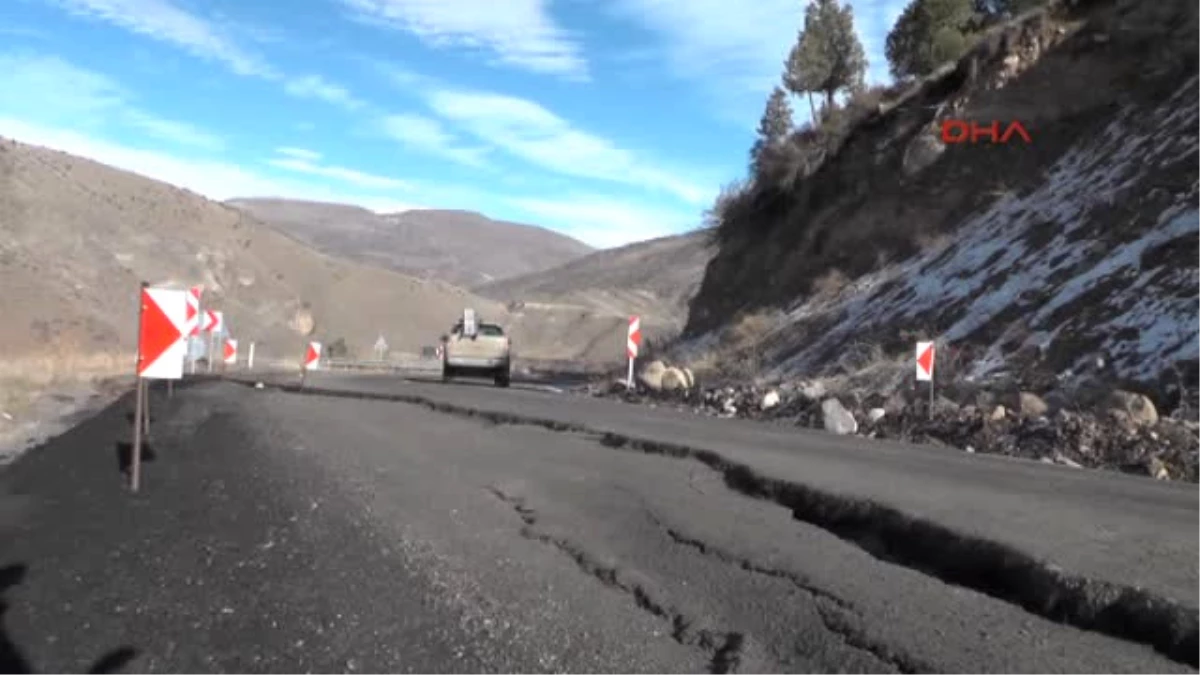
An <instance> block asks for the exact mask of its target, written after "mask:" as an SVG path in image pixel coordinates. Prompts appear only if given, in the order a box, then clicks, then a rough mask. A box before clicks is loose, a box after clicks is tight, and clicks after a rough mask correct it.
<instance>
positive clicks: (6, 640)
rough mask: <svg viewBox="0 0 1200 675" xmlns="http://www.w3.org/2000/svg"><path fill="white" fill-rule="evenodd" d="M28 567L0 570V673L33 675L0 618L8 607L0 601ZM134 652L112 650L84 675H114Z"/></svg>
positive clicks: (30, 667)
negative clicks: (103, 674) (97, 674)
mask: <svg viewBox="0 0 1200 675" xmlns="http://www.w3.org/2000/svg"><path fill="white" fill-rule="evenodd" d="M27 570H28V567H27V566H26V565H23V564H16V565H7V566H5V567H2V568H0V673H35V672H37V671H36V670H34V668H33V664H32V663H30V662H29V660H28V659H26V658H25V655H24V654H22V653H21V649H20V648H19V647H17V645H16V644H15V643H14V642H13V641H12V638H10V637H9V636H8V629H7V628H6V627H5V623H4V616H5V614H7V613H8V609H9V604H8V601H7V600H5V599H4V595H5V593H6V592H7V591H8V589H10V588H12V587H13V586H16V585H17V584H19V583H21V581H22V580H23V579H24V578H25V572H26V571H27ZM137 654H138V652H137V650H136V649H134V648H133V647H129V646H124V647H118V648H117V649H114V650H112V651H110V652H108V653H107V654H105V655H104V656H101V657H100V658H99V659H97V660H96V661H95V662H94V663H92V665H91V666H90V667H88V669H87V671H86V672H88V673H115V672H118V671H119V670H120V669H121V668H124V667H125V666H126V665H128V664H129V662H130V661H132V660H133V659H134V658H135V657H136V656H137Z"/></svg>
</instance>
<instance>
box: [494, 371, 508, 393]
mask: <svg viewBox="0 0 1200 675" xmlns="http://www.w3.org/2000/svg"><path fill="white" fill-rule="evenodd" d="M508 384H509V372H508V370H507V369H505V370H501V371H499V372H497V373H496V386H497V387H501V388H504V387H507V386H508Z"/></svg>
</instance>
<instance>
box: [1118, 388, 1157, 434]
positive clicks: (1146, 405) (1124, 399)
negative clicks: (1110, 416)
mask: <svg viewBox="0 0 1200 675" xmlns="http://www.w3.org/2000/svg"><path fill="white" fill-rule="evenodd" d="M1107 406H1108V410H1109V411H1110V412H1113V411H1116V412H1122V413H1125V414H1126V415H1128V416H1129V419H1130V421H1132V422H1133V424H1134V425H1135V426H1150V425H1153V424H1158V409H1157V408H1155V407H1154V402H1153V401H1151V400H1150V399H1149V398H1147V397H1146V396H1144V395H1143V394H1135V393H1133V392H1131V391H1122V390H1120V389H1117V390H1114V391H1113V392H1111V393H1110V394H1109V395H1108V400H1107Z"/></svg>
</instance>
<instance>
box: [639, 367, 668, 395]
mask: <svg viewBox="0 0 1200 675" xmlns="http://www.w3.org/2000/svg"><path fill="white" fill-rule="evenodd" d="M666 371H667V366H666V364H664V363H663V362H662V361H651V362H650V363H647V364H646V366H645V367H644V368H642V372H640V373H638V381H639V382H641V383H642V385H644V386H645V387H646V388H647V389H649V390H650V391H662V380H663V373H665V372H666Z"/></svg>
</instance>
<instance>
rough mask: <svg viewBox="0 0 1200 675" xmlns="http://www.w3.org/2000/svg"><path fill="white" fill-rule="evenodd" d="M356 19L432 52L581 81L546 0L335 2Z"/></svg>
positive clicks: (575, 50) (581, 63) (579, 67)
mask: <svg viewBox="0 0 1200 675" xmlns="http://www.w3.org/2000/svg"><path fill="white" fill-rule="evenodd" d="M340 1H341V3H342V4H343V5H345V6H346V7H348V8H350V10H351V11H353V12H354V14H355V15H356V16H358V17H359V18H362V19H365V20H368V21H370V22H372V23H376V24H380V25H384V26H388V27H391V28H396V29H399V30H402V31H405V32H408V33H411V34H413V35H415V36H417V37H418V38H420V39H421V40H422V41H424V42H425V43H426V44H429V45H431V46H433V47H439V48H445V47H454V48H466V49H482V50H486V51H487V52H489V53H490V54H491V55H492V56H493V57H494V58H495V60H496V61H498V62H499V63H502V64H505V65H510V66H515V67H518V68H522V69H525V70H529V71H532V72H537V73H548V74H553V75H561V76H565V77H569V78H573V79H586V78H587V74H588V70H587V63H586V61H585V60H584V58H583V56H582V55H581V54H580V49H579V45H578V44H577V42H576V41H575V39H574V38H573V36H572V35H570V34H569V33H568V32H567V31H566V30H565V29H563V28H562V27H561V26H559V25H558V23H557V22H555V20H554V18H553V17H552V16H551V15H550V8H549V2H548V0H504V1H503V2H499V1H497V0H455V1H453V2H451V1H440V0H340Z"/></svg>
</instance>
